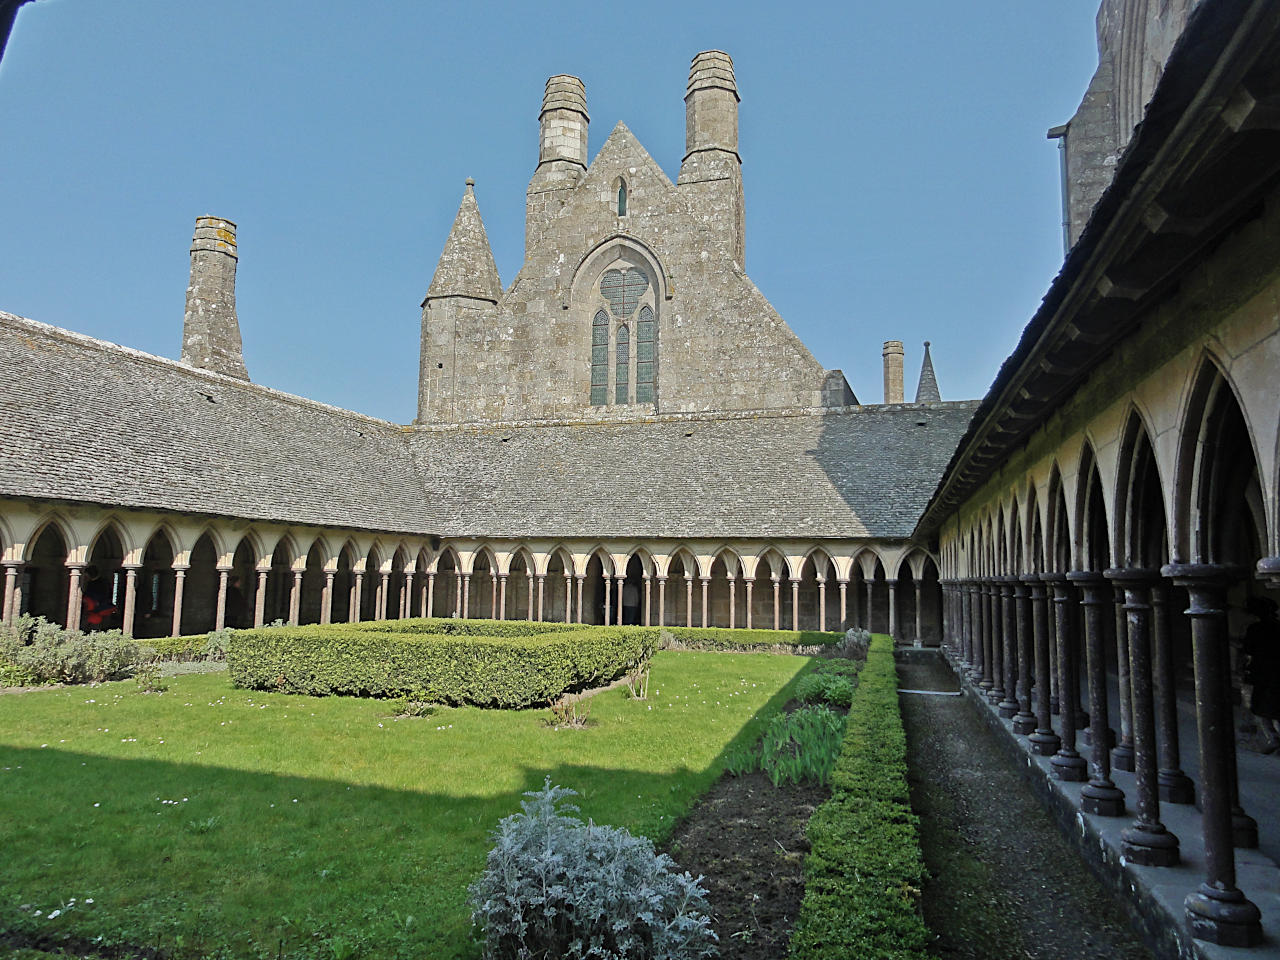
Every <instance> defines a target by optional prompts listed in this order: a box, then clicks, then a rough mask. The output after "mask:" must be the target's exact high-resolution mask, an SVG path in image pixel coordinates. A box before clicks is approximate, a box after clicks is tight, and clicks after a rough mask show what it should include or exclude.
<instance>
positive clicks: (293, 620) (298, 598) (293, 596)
mask: <svg viewBox="0 0 1280 960" xmlns="http://www.w3.org/2000/svg"><path fill="white" fill-rule="evenodd" d="M301 606H302V571H301V570H295V571H293V585H292V586H291V587H290V588H289V625H290V626H293V627H296V626H297V625H298V611H299V609H300V608H301Z"/></svg>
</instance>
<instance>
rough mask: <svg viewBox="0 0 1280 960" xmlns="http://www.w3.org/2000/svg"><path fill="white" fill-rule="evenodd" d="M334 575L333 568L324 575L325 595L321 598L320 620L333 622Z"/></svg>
mask: <svg viewBox="0 0 1280 960" xmlns="http://www.w3.org/2000/svg"><path fill="white" fill-rule="evenodd" d="M333 577H334V573H333V571H332V570H329V571H326V572H325V575H324V595H323V596H322V597H321V598H320V622H321V623H332V622H333Z"/></svg>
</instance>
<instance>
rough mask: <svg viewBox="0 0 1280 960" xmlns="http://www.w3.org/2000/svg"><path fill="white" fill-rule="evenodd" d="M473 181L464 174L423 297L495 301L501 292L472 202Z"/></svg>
mask: <svg viewBox="0 0 1280 960" xmlns="http://www.w3.org/2000/svg"><path fill="white" fill-rule="evenodd" d="M475 185H476V182H475V181H474V180H472V179H471V178H470V177H468V178H467V189H466V192H465V193H463V195H462V203H461V204H460V205H459V207H458V215H457V217H455V218H454V221H453V229H452V230H450V231H449V239H448V240H446V241H445V243H444V252H443V253H441V254H440V262H439V263H438V264H437V265H436V275H435V276H434V277H432V278H431V286H430V287H428V288H427V296H426V300H434V299H436V298H437V297H471V298H472V299H475V300H488V301H489V302H490V303H497V302H498V298H499V297H501V296H502V281H501V280H499V279H498V265H497V264H496V263H494V261H493V251H492V250H491V249H490V248H489V236H488V234H486V233H485V232H484V221H483V220H481V219H480V208H479V206H477V205H476V193H475V189H474V188H475ZM426 300H424V301H423V303H424V304H425V303H426Z"/></svg>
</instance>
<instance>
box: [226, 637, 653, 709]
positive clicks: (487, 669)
mask: <svg viewBox="0 0 1280 960" xmlns="http://www.w3.org/2000/svg"><path fill="white" fill-rule="evenodd" d="M339 626H347V627H350V626H353V625H336V624H331V625H328V626H308V627H268V628H263V629H261V630H240V631H237V632H236V633H235V634H234V635H233V637H232V639H231V644H230V646H229V648H228V650H227V665H228V668H229V670H230V674H231V682H232V683H233V684H234V685H235V686H237V687H248V688H251V689H255V690H277V691H281V692H284V693H302V694H309V695H312V696H325V695H329V694H345V695H349V696H366V697H401V696H407V695H412V696H414V697H415V698H417V699H421V700H429V701H433V702H438V703H453V704H460V703H469V704H474V705H476V706H482V707H503V708H519V707H529V706H534V705H536V704H545V703H550V702H551V701H552V700H554V699H555V698H556V697H558V696H560V695H561V694H562V693H564V692H565V691H566V690H573V689H579V688H582V687H587V686H591V685H594V684H598V683H602V682H607V681H609V680H612V679H614V678H615V677H617V676H618V675H620V674H621V673H623V671H625V670H626V669H627V668H628V667H629V666H631V665H632V664H635V663H636V662H638V661H639V660H641V659H642V658H643V657H645V656H646V655H647V654H648V653H649V652H651V651H652V649H653V644H654V641H655V640H656V636H649V635H648V634H655V635H656V631H643V630H636V629H634V628H626V627H593V628H589V629H581V630H570V631H560V632H559V633H546V634H541V635H538V636H524V637H518V636H517V637H477V636H450V635H446V634H414V633H395V632H391V631H386V630H383V631H379V632H375V631H373V630H367V629H335V627H339ZM646 641H648V642H646Z"/></svg>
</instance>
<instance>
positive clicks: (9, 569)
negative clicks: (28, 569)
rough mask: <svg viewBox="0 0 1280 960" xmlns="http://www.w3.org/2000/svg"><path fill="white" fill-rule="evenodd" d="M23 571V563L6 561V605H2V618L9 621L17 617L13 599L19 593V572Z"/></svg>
mask: <svg viewBox="0 0 1280 960" xmlns="http://www.w3.org/2000/svg"><path fill="white" fill-rule="evenodd" d="M21 572H22V564H21V563H6V564H5V565H4V605H3V606H0V620H4V622H5V623H8V622H9V621H10V620H13V619H15V618H16V617H17V615H18V612H17V611H16V610H14V609H13V600H14V597H16V596H17V593H18V574H19V573H21Z"/></svg>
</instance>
